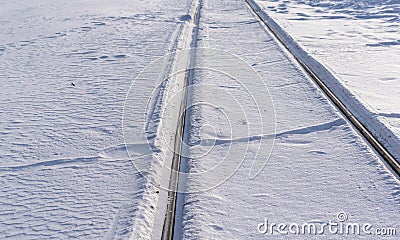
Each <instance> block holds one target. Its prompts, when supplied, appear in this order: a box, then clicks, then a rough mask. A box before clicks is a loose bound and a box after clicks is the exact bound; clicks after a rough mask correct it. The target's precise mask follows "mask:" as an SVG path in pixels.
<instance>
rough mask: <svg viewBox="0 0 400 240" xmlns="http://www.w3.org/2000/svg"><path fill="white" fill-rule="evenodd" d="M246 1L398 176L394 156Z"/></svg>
mask: <svg viewBox="0 0 400 240" xmlns="http://www.w3.org/2000/svg"><path fill="white" fill-rule="evenodd" d="M246 3H247V4H248V6H249V7H250V9H251V10H252V11H253V12H254V14H255V15H256V16H257V17H258V18H259V19H260V21H261V22H262V23H264V25H265V26H266V27H267V29H268V30H269V31H270V32H271V33H272V34H273V36H275V38H276V39H277V40H278V41H279V42H280V43H281V44H282V45H283V46H284V47H285V48H286V49H287V50H288V51H289V53H290V54H291V55H292V56H293V57H294V59H295V60H296V61H297V62H298V63H299V64H300V66H301V67H302V68H303V70H304V71H305V72H306V73H308V75H309V76H310V77H311V78H312V79H313V80H314V82H315V83H316V84H317V85H318V86H319V87H320V89H321V90H322V91H323V92H324V93H325V94H326V96H327V97H328V98H329V99H330V100H331V102H332V103H334V105H335V106H336V107H337V108H338V109H339V110H340V111H341V112H342V114H343V115H344V116H345V117H346V118H347V119H348V120H349V121H350V122H351V123H352V124H353V126H354V127H355V128H356V129H357V130H358V131H359V132H360V133H361V135H362V136H363V137H364V138H365V139H366V140H367V141H368V143H369V144H370V145H371V146H372V147H373V148H374V150H375V151H376V152H377V153H378V154H379V155H380V156H381V158H382V159H383V160H384V161H385V162H386V163H387V164H388V165H389V166H390V168H391V169H392V170H393V171H394V172H395V173H396V174H397V176H400V163H399V162H398V161H397V160H396V158H395V157H393V155H392V154H391V153H390V152H389V151H388V150H387V149H386V148H385V147H384V146H383V144H382V143H381V142H379V140H378V139H377V138H376V137H375V136H374V135H373V134H372V133H371V131H370V130H369V129H368V128H367V127H365V126H364V124H362V123H361V121H360V120H358V119H357V117H356V116H355V115H354V114H353V113H352V112H351V111H350V110H349V109H348V108H347V107H346V105H345V104H344V103H343V102H342V101H341V100H340V99H339V98H338V97H337V96H336V95H335V94H334V92H333V91H332V90H331V89H329V87H328V86H327V85H326V84H325V83H324V81H323V80H321V78H320V77H319V76H318V75H317V74H316V73H315V72H314V71H313V70H312V69H311V68H310V67H309V66H308V65H307V64H306V63H304V61H302V60H301V59H300V57H299V56H297V54H296V53H295V52H294V51H292V50H291V48H290V47H289V45H288V44H287V43H286V42H285V41H284V39H283V37H282V36H281V34H280V33H279V32H278V31H276V30H275V29H274V28H273V27H271V25H270V24H269V23H268V21H267V20H265V19H264V18H263V17H262V16H261V15H260V13H261V12H262V10H261V8H260V7H259V6H258V5H257V4H256V3H254V1H253V0H246Z"/></svg>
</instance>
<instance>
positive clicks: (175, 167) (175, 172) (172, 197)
mask: <svg viewBox="0 0 400 240" xmlns="http://www.w3.org/2000/svg"><path fill="white" fill-rule="evenodd" d="M201 3H202V0H193V5H192V8H194V11H193V12H192V13H191V14H190V18H191V22H192V24H193V27H192V31H190V32H189V34H190V35H191V36H183V38H184V39H191V42H190V43H189V44H190V46H189V47H190V51H187V54H189V56H185V57H187V58H188V59H189V64H188V65H187V68H186V71H185V79H184V84H183V90H184V93H183V98H182V102H181V105H180V109H179V118H178V123H177V128H176V133H175V141H174V153H173V159H172V163H171V174H170V180H169V191H168V202H167V210H166V214H165V220H164V224H163V229H162V236H161V239H162V240H170V239H174V233H175V231H174V230H175V223H176V221H177V219H176V218H177V207H178V206H177V200H178V190H179V171H180V168H181V161H182V154H181V153H182V148H183V141H184V139H185V127H187V126H186V123H187V122H188V119H187V117H188V116H187V115H186V108H187V102H188V93H187V87H188V86H189V85H190V84H191V79H192V78H193V68H194V59H195V58H194V55H195V51H196V50H195V48H194V47H195V46H196V42H197V33H198V25H199V19H200V9H201ZM184 47H187V46H184ZM185 53H186V51H185ZM178 220H179V221H181V219H178Z"/></svg>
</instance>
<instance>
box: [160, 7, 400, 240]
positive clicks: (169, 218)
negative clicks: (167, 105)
mask: <svg viewBox="0 0 400 240" xmlns="http://www.w3.org/2000/svg"><path fill="white" fill-rule="evenodd" d="M246 3H247V4H248V6H249V8H250V9H251V10H252V12H253V13H254V14H255V16H256V17H257V18H258V19H259V20H260V21H261V22H262V23H263V24H264V25H265V26H266V28H267V30H268V31H269V32H270V33H271V34H272V36H274V37H275V39H276V40H277V41H278V42H279V43H280V44H281V45H282V46H284V47H285V48H286V49H287V50H288V52H289V53H290V54H291V55H292V56H293V58H294V59H295V60H296V61H297V62H298V63H299V65H300V66H301V67H302V68H303V70H304V71H305V72H306V73H307V74H308V75H309V76H310V77H311V79H313V80H314V82H315V83H316V84H317V85H318V86H319V87H320V89H321V90H322V91H323V92H324V93H325V95H326V96H327V97H328V98H329V99H330V101H331V102H332V103H334V105H335V106H336V107H337V109H339V110H340V111H341V112H342V114H343V116H344V117H345V118H347V119H348V121H349V122H350V123H351V124H352V125H353V126H354V127H355V128H356V129H357V130H358V131H359V132H360V134H361V135H362V136H363V137H364V138H365V139H366V141H367V142H368V143H369V144H370V146H372V147H373V149H374V150H375V151H376V153H377V154H379V155H380V156H381V158H382V159H383V160H384V161H385V162H386V163H387V165H388V167H389V168H391V170H392V171H393V172H394V173H395V174H397V175H398V176H400V164H399V162H398V161H397V160H396V159H395V158H394V157H393V156H392V155H391V154H390V152H389V151H388V150H387V149H386V148H385V147H384V146H383V145H382V144H381V143H380V142H379V141H378V139H377V138H375V136H374V135H373V134H372V133H371V132H370V131H369V130H368V129H367V128H366V127H365V126H364V125H363V124H362V123H361V122H360V121H359V120H358V119H357V118H356V117H355V116H354V114H353V113H352V112H351V111H350V110H349V109H348V108H347V107H346V106H345V104H344V103H343V102H342V101H341V100H340V99H339V98H338V97H337V96H336V95H335V94H334V92H333V91H332V90H330V89H329V87H328V86H327V85H326V84H325V83H324V81H323V80H322V79H321V78H320V77H319V76H318V75H317V74H316V73H315V72H314V71H313V69H312V68H311V67H310V66H308V65H307V64H306V63H305V62H304V61H302V60H301V58H300V57H299V56H298V55H297V54H296V53H295V52H294V51H293V50H292V49H291V48H290V47H289V45H288V44H287V43H286V42H285V40H284V38H283V37H282V36H281V34H280V32H278V31H277V30H275V29H274V28H273V27H272V26H271V25H270V23H269V22H268V19H266V15H265V13H264V14H261V13H263V12H262V10H261V8H260V7H259V6H258V5H257V4H256V3H255V2H254V1H253V0H246ZM194 4H195V6H194V7H195V11H194V13H192V15H191V18H192V23H193V24H194V27H193V29H192V31H191V33H190V34H191V36H190V37H191V39H192V41H191V43H190V46H191V47H195V46H196V41H197V33H198V25H199V20H200V9H201V4H202V0H194ZM188 54H189V55H190V56H188V57H189V58H190V62H189V64H188V66H187V69H186V72H185V80H184V86H183V88H184V89H186V88H187V86H189V85H190V83H191V79H192V78H193V68H194V65H195V63H194V55H195V49H191V50H190V51H189V52H188ZM187 98H188V94H187V92H186V91H185V92H184V96H183V99H182V102H181V105H180V110H179V119H178V124H177V129H176V133H175V143H174V154H173V160H172V164H171V175H170V181H169V189H170V190H169V192H168V203H167V211H166V214H165V220H164V224H163V230H162V237H161V239H162V240H170V239H174V238H175V237H174V233H176V231H175V229H176V225H177V224H176V223H177V221H181V219H180V218H179V217H177V212H178V207H181V206H177V202H178V196H179V195H178V189H179V171H180V168H181V161H182V154H181V153H182V148H183V141H184V139H185V127H186V128H187V124H186V123H187V122H188V116H187V115H186V108H187V102H188V100H187ZM179 226H180V225H179Z"/></svg>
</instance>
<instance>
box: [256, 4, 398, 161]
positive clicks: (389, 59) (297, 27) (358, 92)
mask: <svg viewBox="0 0 400 240" xmlns="http://www.w3.org/2000/svg"><path fill="white" fill-rule="evenodd" d="M256 2H257V3H258V4H259V5H260V6H261V7H262V10H263V11H264V12H266V13H267V14H268V15H270V16H271V17H272V18H273V19H274V20H275V21H276V22H277V23H278V24H279V25H280V26H281V27H282V28H283V30H284V31H286V32H287V33H288V34H289V35H290V36H291V37H293V38H294V39H295V41H296V42H297V43H298V44H299V45H300V46H301V47H302V48H303V49H304V50H305V51H306V52H307V53H308V54H309V55H310V56H311V57H313V58H315V59H316V60H317V61H318V62H320V63H322V64H323V65H324V66H325V67H326V68H328V69H329V70H330V71H331V72H332V73H333V74H334V75H335V78H336V79H335V80H329V81H328V84H331V85H332V88H334V89H337V91H336V92H337V94H340V93H339V92H344V97H343V98H346V99H347V100H348V105H360V104H362V105H363V106H362V107H360V106H352V108H353V111H354V112H357V111H360V112H362V113H360V114H358V113H356V115H358V117H359V118H360V119H362V122H363V123H364V124H366V125H370V126H368V127H369V128H370V129H372V131H373V132H374V133H375V136H378V137H379V138H380V139H381V140H383V141H384V142H387V144H386V146H387V147H388V148H389V149H390V150H391V151H392V152H393V154H394V155H395V156H396V157H400V150H399V149H400V120H399V119H400V118H399V117H400V115H399V113H400V104H399V97H398V96H400V78H399V76H400V30H399V29H400V1H398V0H384V1H367V0H361V1H358V0H350V1H331V0H323V1H317V0H311V1H300V0H292V1H281V0H277V1H262V0H257V1H256ZM335 85H336V86H335ZM342 86H343V87H344V89H345V90H340V89H341V87H342ZM353 97H355V98H356V101H355V100H352V99H351V98H353ZM344 101H345V102H346V100H344ZM363 108H364V109H365V110H362V109H363Z"/></svg>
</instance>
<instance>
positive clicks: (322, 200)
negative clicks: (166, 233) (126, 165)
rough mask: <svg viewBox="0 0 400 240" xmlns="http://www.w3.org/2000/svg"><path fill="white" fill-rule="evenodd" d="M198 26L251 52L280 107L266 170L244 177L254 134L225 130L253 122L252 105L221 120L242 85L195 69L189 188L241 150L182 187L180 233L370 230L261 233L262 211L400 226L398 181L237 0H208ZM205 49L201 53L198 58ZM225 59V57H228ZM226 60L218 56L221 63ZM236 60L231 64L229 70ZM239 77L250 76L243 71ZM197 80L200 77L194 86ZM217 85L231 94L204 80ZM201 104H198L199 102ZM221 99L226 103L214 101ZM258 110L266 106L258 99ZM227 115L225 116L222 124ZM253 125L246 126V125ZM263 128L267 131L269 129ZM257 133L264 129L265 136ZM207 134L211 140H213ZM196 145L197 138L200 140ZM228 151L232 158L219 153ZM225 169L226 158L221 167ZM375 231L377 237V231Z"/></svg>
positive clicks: (241, 99) (204, 35)
mask: <svg viewBox="0 0 400 240" xmlns="http://www.w3.org/2000/svg"><path fill="white" fill-rule="evenodd" d="M203 4H204V7H203V8H202V11H201V23H200V30H199V41H198V45H199V46H200V47H210V48H215V49H221V50H226V51H229V52H231V53H234V54H236V55H238V56H239V57H241V58H243V59H244V60H245V61H247V62H248V63H249V64H250V65H251V66H253V67H254V69H255V70H256V71H257V72H258V73H259V74H260V75H261V78H262V79H263V81H264V82H265V84H266V85H267V86H268V88H269V92H270V95H271V97H272V100H273V102H274V106H275V113H276V140H275V146H274V149H273V151H272V154H271V157H270V158H269V159H268V158H266V156H264V155H263V151H265V149H267V148H266V147H268V146H264V145H262V147H261V148H260V152H261V154H260V155H259V156H258V157H257V161H268V162H267V165H266V166H265V168H264V170H263V171H262V172H261V173H260V174H259V175H258V176H257V177H256V178H254V179H249V169H250V168H251V167H252V161H251V156H254V155H255V153H256V152H257V149H256V148H254V147H253V145H254V144H257V143H256V142H257V141H258V140H259V139H260V137H259V135H257V134H256V135H248V136H246V137H243V136H236V135H231V134H232V131H234V130H236V129H241V128H243V126H242V125H243V124H249V128H251V127H252V126H254V119H256V117H257V113H256V111H248V112H246V113H247V114H248V115H247V118H248V121H247V122H246V121H229V122H227V121H224V119H223V115H221V114H219V113H218V111H216V110H215V109H218V110H220V111H222V112H226V113H229V114H234V113H235V112H237V115H236V118H233V119H234V120H236V119H239V117H240V114H241V112H240V111H237V109H238V105H241V104H243V105H244V106H247V105H246V103H247V102H248V100H247V93H246V92H245V91H240V87H238V86H235V85H234V84H232V83H231V80H230V79H229V78H226V77H221V76H220V75H219V74H218V73H213V72H209V71H207V70H204V69H200V70H196V71H195V75H194V81H193V82H194V84H195V85H194V86H195V87H194V89H195V90H194V93H193V100H192V101H193V104H196V103H208V105H210V106H216V107H214V108H210V107H208V106H199V107H196V108H195V109H194V110H193V111H192V117H191V124H192V129H191V135H190V137H189V143H190V144H191V146H192V147H191V148H190V149H189V152H190V156H191V158H190V159H189V160H188V164H187V165H188V166H187V171H188V172H189V173H191V175H190V174H189V177H188V179H187V183H186V185H187V188H188V191H190V190H197V189H199V188H201V187H203V186H205V185H206V184H207V183H208V182H209V181H213V180H214V179H213V178H209V179H204V178H202V176H201V175H200V174H198V173H201V172H204V171H209V170H210V169H212V168H213V167H214V166H218V165H219V164H220V162H222V161H232V162H235V161H237V160H238V159H235V158H241V157H242V156H243V152H247V154H248V156H250V158H244V162H243V164H242V165H241V166H240V168H239V169H238V170H237V171H236V172H235V174H234V175H233V176H232V177H231V178H229V179H227V181H225V182H223V183H221V185H219V186H217V187H215V188H214V189H212V190H209V191H204V192H198V193H188V194H186V196H185V199H184V204H183V210H182V212H183V217H182V232H181V235H180V236H178V238H179V237H182V238H183V239H264V238H272V239H274V238H276V239H289V238H293V239H342V238H347V239H354V238H362V239H372V238H374V236H365V235H364V236H354V235H349V236H345V235H333V234H329V233H327V235H319V236H311V235H290V234H289V235H279V234H277V233H275V235H274V236H270V235H262V234H260V233H259V232H258V230H257V227H258V224H260V223H263V222H264V219H265V218H268V220H269V221H270V223H271V222H274V223H286V224H290V223H297V224H300V225H301V224H303V223H307V222H317V223H323V222H329V221H330V220H336V215H337V214H338V213H339V212H345V213H346V214H347V215H348V216H349V222H359V223H366V222H367V223H371V224H372V225H373V226H375V227H384V226H386V227H388V226H391V227H397V229H398V228H399V227H400V226H399V210H400V209H399V203H400V185H399V182H398V181H397V180H396V179H395V178H394V176H393V175H392V174H391V173H390V172H388V171H387V170H386V168H385V166H384V165H383V164H382V162H381V161H380V160H379V159H378V157H377V156H376V155H375V153H374V152H373V151H371V149H370V148H369V147H368V145H367V144H365V142H364V141H363V139H362V138H361V137H359V136H358V134H357V133H356V132H355V131H354V129H353V128H352V127H351V126H350V124H349V123H348V122H347V121H345V120H344V119H343V117H342V116H341V114H340V113H339V112H338V111H337V110H336V109H335V108H334V107H333V106H332V105H331V104H330V103H329V101H328V100H327V99H326V97H325V96H324V95H323V94H322V93H321V91H320V90H318V89H317V87H316V86H315V84H313V83H312V81H311V80H310V79H308V78H307V77H306V75H305V74H304V73H303V72H302V71H301V70H299V67H298V66H297V65H296V64H294V63H293V60H292V59H291V57H289V56H288V55H287V54H286V53H285V52H284V51H282V48H281V47H280V46H278V45H277V43H276V42H275V41H274V39H273V38H272V37H271V36H270V34H269V33H268V32H266V31H265V30H263V27H262V25H261V24H260V23H259V22H258V21H257V20H256V18H255V16H254V15H253V14H252V13H251V12H250V10H249V8H248V7H247V6H246V4H245V3H244V2H243V1H239V0H231V1H211V0H204V1H203ZM202 61H204V60H203V59H198V60H197V63H199V62H200V63H201V62H202ZM225 63H226V64H229V62H225ZM221 64H223V63H221ZM234 71H235V70H234V69H233V70H232V72H229V73H228V74H233V72H234ZM240 80H241V81H242V82H243V83H245V84H249V83H252V82H254V79H253V78H246V77H243V78H242V79H240ZM196 85H197V87H196ZM207 85H213V86H215V87H219V88H220V90H221V92H226V91H227V92H228V93H229V94H231V95H232V96H234V97H235V98H236V99H237V100H238V102H230V106H231V108H224V107H225V106H227V105H229V104H228V103H226V102H224V101H229V99H230V97H229V94H225V95H223V96H218V95H210V92H209V91H207V88H206V87H205V86H207ZM203 105H204V104H203ZM218 106H222V107H220V108H218ZM259 109H260V110H261V112H263V111H265V106H259ZM228 123H229V124H228ZM250 134H252V133H250ZM267 136H268V135H267ZM267 136H263V137H267ZM204 140H207V141H205V143H207V142H214V143H215V144H214V146H213V148H212V150H210V151H209V152H207V153H205V152H204V151H203V153H204V154H203V155H200V154H199V147H198V145H205V146H206V145H207V144H205V143H203V141H204ZM211 140H212V141H211ZM200 151H201V148H200ZM227 155H229V158H224V157H226V156H227ZM224 171H231V168H226V169H221V173H220V174H221V175H223V174H226V173H225V172H224ZM376 239H380V238H379V237H377V238H376Z"/></svg>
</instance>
